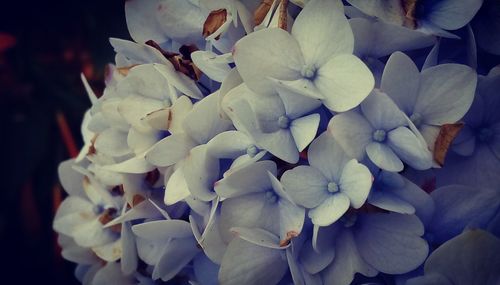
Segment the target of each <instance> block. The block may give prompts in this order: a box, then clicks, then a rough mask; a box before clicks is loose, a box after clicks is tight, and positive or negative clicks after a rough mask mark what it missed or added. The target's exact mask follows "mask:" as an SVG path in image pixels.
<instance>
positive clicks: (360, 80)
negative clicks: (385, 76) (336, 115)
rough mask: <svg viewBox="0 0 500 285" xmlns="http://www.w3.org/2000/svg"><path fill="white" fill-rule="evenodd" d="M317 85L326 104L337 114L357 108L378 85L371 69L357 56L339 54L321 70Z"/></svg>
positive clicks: (316, 81) (315, 81)
mask: <svg viewBox="0 0 500 285" xmlns="http://www.w3.org/2000/svg"><path fill="white" fill-rule="evenodd" d="M314 84H315V85H316V87H317V88H318V90H319V91H320V92H321V94H322V95H323V96H324V99H323V104H325V105H326V107H328V109H330V110H332V111H335V112H344V111H347V110H350V109H352V108H354V107H356V106H358V105H359V104H360V103H361V101H363V100H364V99H365V98H366V97H367V96H368V94H370V91H372V89H373V87H374V85H375V79H374V78H373V74H372V73H371V71H370V69H368V67H367V66H366V65H365V64H364V63H363V62H362V61H361V60H360V59H359V58H357V57H356V56H354V55H350V54H340V55H336V56H333V57H332V58H330V59H329V60H328V61H327V62H326V63H325V64H324V65H323V66H321V67H320V68H319V69H318V75H317V78H315V79H314Z"/></svg>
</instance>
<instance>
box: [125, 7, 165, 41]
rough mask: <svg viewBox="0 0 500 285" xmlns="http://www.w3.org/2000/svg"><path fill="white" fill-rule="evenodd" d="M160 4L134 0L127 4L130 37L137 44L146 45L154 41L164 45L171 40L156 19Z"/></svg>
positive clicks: (126, 14)
mask: <svg viewBox="0 0 500 285" xmlns="http://www.w3.org/2000/svg"><path fill="white" fill-rule="evenodd" d="M157 5H158V3H157V2H155V1H149V2H147V3H142V2H141V1H137V0H132V1H127V2H125V19H126V20H127V27H128V31H129V33H130V36H131V37H132V39H133V40H134V41H135V42H138V43H145V42H147V41H149V40H153V41H155V42H157V43H160V44H161V43H163V42H166V41H168V40H169V38H168V37H167V35H166V34H165V32H164V31H163V30H162V29H161V26H160V25H159V24H158V20H157V18H156V15H155V13H156V9H157Z"/></svg>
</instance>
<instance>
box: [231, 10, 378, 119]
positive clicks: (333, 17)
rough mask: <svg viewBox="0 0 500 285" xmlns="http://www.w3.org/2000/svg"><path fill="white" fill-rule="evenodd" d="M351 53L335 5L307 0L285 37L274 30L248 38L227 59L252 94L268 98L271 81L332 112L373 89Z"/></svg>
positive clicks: (343, 22) (351, 42)
mask: <svg viewBox="0 0 500 285" xmlns="http://www.w3.org/2000/svg"><path fill="white" fill-rule="evenodd" d="M332 27H335V33H332V32H331V29H332ZM312 31H314V32H312ZM353 48H354V37H353V34H352V30H351V27H350V25H349V22H348V21H347V19H346V18H345V16H344V14H343V8H342V5H341V3H340V2H338V1H326V0H313V1H310V2H309V3H308V4H307V5H306V6H305V8H304V9H303V10H302V11H301V13H300V14H299V15H298V16H297V18H296V19H295V22H294V25H293V27H292V31H291V34H289V33H288V32H286V31H283V30H281V29H278V28H270V29H263V30H260V31H257V32H254V33H251V34H249V35H248V36H246V37H244V38H242V39H241V40H240V41H238V42H237V43H236V45H235V47H234V51H233V57H234V60H235V63H236V67H237V68H238V71H239V73H240V75H241V77H242V78H243V80H244V81H245V83H246V84H247V85H248V87H249V88H250V89H252V90H253V91H254V92H257V93H259V94H262V95H270V94H273V93H274V82H273V81H275V80H277V81H278V82H279V83H280V84H282V85H283V86H285V87H286V88H289V89H292V90H295V92H298V93H301V94H304V95H306V96H310V97H315V98H319V99H321V100H322V102H323V104H325V105H326V106H327V107H328V108H329V109H331V110H333V111H337V112H338V111H346V110H349V109H352V108H354V107H355V106H357V105H358V104H359V103H360V102H361V101H362V100H363V99H364V98H365V97H366V96H367V95H368V94H369V92H370V91H371V89H372V88H373V85H374V80H373V76H372V74H371V73H370V71H369V69H368V68H367V67H366V66H365V65H364V64H363V62H362V61H361V60H360V59H358V58H357V57H355V56H353V55H352V52H353Z"/></svg>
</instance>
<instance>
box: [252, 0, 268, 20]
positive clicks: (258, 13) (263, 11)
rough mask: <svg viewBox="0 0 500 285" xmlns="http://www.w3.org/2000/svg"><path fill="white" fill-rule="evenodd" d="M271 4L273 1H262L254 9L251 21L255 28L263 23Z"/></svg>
mask: <svg viewBox="0 0 500 285" xmlns="http://www.w3.org/2000/svg"><path fill="white" fill-rule="evenodd" d="M272 4H273V0H262V2H261V3H260V5H259V7H257V9H255V12H254V13H253V21H254V23H255V25H256V26H257V25H260V24H261V23H262V21H264V18H265V17H266V15H267V13H268V12H269V10H270V9H271V5H272Z"/></svg>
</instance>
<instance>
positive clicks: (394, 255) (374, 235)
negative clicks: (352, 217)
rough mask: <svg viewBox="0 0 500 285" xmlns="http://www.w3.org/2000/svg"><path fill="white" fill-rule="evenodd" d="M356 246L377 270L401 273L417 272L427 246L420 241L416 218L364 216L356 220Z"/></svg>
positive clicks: (389, 215)
mask: <svg viewBox="0 0 500 285" xmlns="http://www.w3.org/2000/svg"><path fill="white" fill-rule="evenodd" d="M358 223H359V227H358V228H357V229H356V231H355V234H354V236H355V239H356V244H357V246H358V249H359V252H360V254H361V256H362V257H363V259H364V260H365V261H366V262H367V263H369V264H370V265H372V266H373V267H374V268H376V269H377V270H379V271H381V272H384V273H388V274H402V273H406V272H408V271H411V270H413V269H416V268H417V267H418V266H419V265H420V264H422V263H423V262H424V260H425V258H426V257H427V253H428V251H429V246H428V245H427V242H426V241H425V240H424V239H422V238H420V236H421V235H423V233H424V227H423V225H422V223H421V222H420V220H419V219H418V218H417V217H416V216H413V215H412V216H410V215H401V214H367V215H364V216H362V217H359V218H358Z"/></svg>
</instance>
